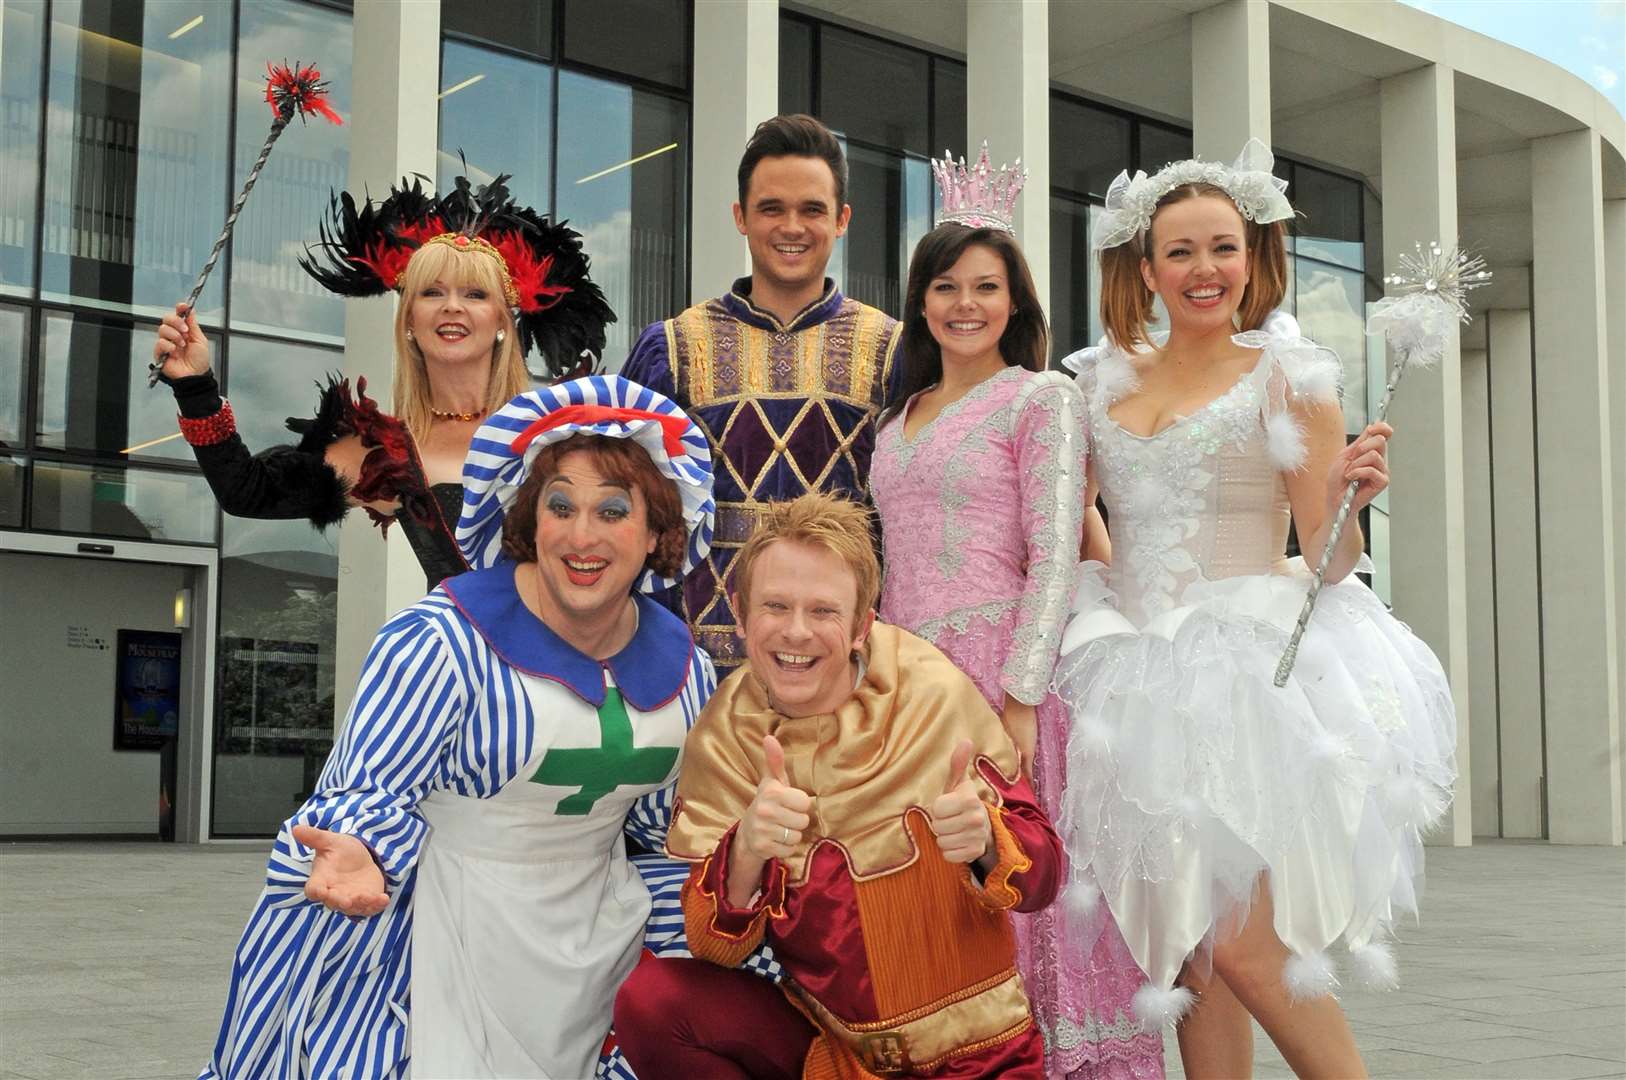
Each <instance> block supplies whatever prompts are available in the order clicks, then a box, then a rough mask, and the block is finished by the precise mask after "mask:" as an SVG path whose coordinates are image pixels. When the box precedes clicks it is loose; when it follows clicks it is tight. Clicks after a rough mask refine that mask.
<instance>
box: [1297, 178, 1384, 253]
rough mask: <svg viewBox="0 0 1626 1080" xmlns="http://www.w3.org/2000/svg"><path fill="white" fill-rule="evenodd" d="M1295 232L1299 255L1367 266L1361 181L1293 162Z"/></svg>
mask: <svg viewBox="0 0 1626 1080" xmlns="http://www.w3.org/2000/svg"><path fill="white" fill-rule="evenodd" d="M1290 192H1291V194H1292V196H1293V206H1294V208H1295V209H1296V210H1298V212H1299V214H1298V216H1297V217H1296V218H1294V225H1293V231H1294V233H1295V235H1296V236H1297V239H1298V245H1297V250H1298V253H1299V254H1300V255H1309V256H1311V257H1313V258H1317V259H1321V260H1324V261H1326V262H1332V263H1337V264H1338V265H1339V266H1347V267H1349V268H1350V269H1352V270H1360V269H1362V268H1363V267H1364V266H1365V265H1366V259H1365V240H1364V237H1363V236H1362V229H1361V201H1362V198H1361V195H1362V192H1361V184H1360V182H1359V181H1356V180H1351V179H1349V178H1348V177H1343V176H1338V175H1335V174H1333V173H1329V172H1323V171H1322V170H1320V169H1315V168H1311V167H1310V166H1308V165H1300V164H1298V163H1297V162H1295V163H1294V164H1293V186H1292V188H1291V189H1290Z"/></svg>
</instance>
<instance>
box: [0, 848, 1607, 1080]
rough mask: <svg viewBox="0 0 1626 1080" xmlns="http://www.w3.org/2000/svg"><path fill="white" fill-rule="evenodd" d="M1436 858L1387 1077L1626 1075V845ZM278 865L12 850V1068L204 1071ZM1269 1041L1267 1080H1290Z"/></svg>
mask: <svg viewBox="0 0 1626 1080" xmlns="http://www.w3.org/2000/svg"><path fill="white" fill-rule="evenodd" d="M1428 859H1429V889H1428V894H1427V896H1426V898H1425V901H1424V912H1423V925H1422V926H1421V927H1420V928H1413V929H1410V930H1408V931H1406V932H1405V935H1404V944H1403V946H1402V947H1401V949H1400V950H1399V954H1400V964H1401V972H1402V980H1403V982H1402V988H1401V989H1400V990H1398V991H1396V992H1393V993H1390V994H1386V995H1381V996H1380V995H1368V994H1357V993H1352V994H1349V995H1347V996H1346V997H1345V998H1344V1002H1345V1006H1346V1008H1347V1009H1348V1011H1349V1015H1350V1019H1351V1021H1352V1023H1353V1024H1354V1027H1355V1034H1356V1038H1357V1040H1358V1041H1359V1043H1360V1046H1361V1050H1362V1052H1363V1053H1364V1054H1365V1056H1366V1062H1367V1066H1368V1068H1369V1069H1370V1070H1371V1072H1372V1075H1373V1076H1377V1077H1418V1078H1424V1077H1427V1078H1433V1077H1458V1078H1464V1080H1478V1078H1486V1080H1489V1078H1493V1077H1518V1078H1532V1080H1535V1078H1552V1080H1578V1078H1581V1077H1603V1076H1610V1077H1626V850H1622V849H1620V848H1613V849H1611V848H1563V847H1548V846H1545V845H1536V844H1510V843H1509V844H1502V843H1496V844H1483V845H1481V846H1478V847H1474V848H1457V849H1452V848H1432V849H1430V851H1429V855H1428ZM263 864H264V858H263V854H262V851H261V849H259V848H258V847H257V846H256V847H250V848H235V849H226V850H220V849H215V848H195V847H191V848H189V847H165V846H159V845H145V844H87V845H69V844H10V845H0V1080H18V1078H22V1077H28V1078H33V1080H58V1078H68V1077H90V1078H96V1080H102V1078H109V1080H114V1078H117V1080H137V1078H145V1077H191V1076H194V1075H196V1071H197V1067H198V1066H199V1064H200V1063H201V1062H202V1061H203V1059H204V1056H205V1054H206V1053H207V1048H208V1046H209V1045H210V1043H211V1041H212V1040H213V1038H214V1033H215V1025H216V1024H217V1022H218V1020H219V1015H220V1009H221V1005H222V1002H223V1001H224V998H225V978H226V973H227V970H228V967H229V963H230V956H231V949H232V946H233V945H234V944H235V942H236V939H237V935H238V933H239V932H240V931H241V929H242V924H243V920H244V918H245V917H246V915H247V912H248V909H249V905H250V903H251V901H252V900H253V898H254V896H255V894H256V893H257V892H258V890H259V884H260V880H261V874H262V867H263ZM1256 1048H1257V1068H1256V1075H1258V1076H1260V1077H1273V1076H1288V1075H1291V1074H1290V1073H1289V1072H1288V1070H1287V1068H1286V1066H1285V1065H1284V1064H1283V1063H1282V1060H1281V1058H1280V1057H1279V1056H1278V1055H1277V1054H1276V1052H1275V1050H1274V1048H1273V1047H1272V1046H1271V1045H1270V1042H1269V1041H1268V1040H1267V1039H1264V1038H1263V1037H1259V1038H1258V1039H1257V1040H1256ZM1169 1068H1170V1074H1171V1075H1179V1055H1178V1054H1177V1053H1176V1052H1175V1051H1174V1049H1173V1044H1172V1040H1171V1043H1170V1054H1169ZM695 1080H703V1078H695Z"/></svg>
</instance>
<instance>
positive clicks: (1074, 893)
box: [1061, 881, 1101, 919]
mask: <svg viewBox="0 0 1626 1080" xmlns="http://www.w3.org/2000/svg"><path fill="white" fill-rule="evenodd" d="M1061 902H1062V904H1063V905H1064V906H1065V908H1066V911H1067V914H1069V915H1071V916H1073V917H1075V918H1084V919H1087V918H1089V917H1090V916H1091V915H1094V914H1095V909H1096V908H1098V907H1100V906H1101V890H1100V889H1099V888H1097V887H1096V884H1095V882H1093V881H1075V882H1072V883H1071V884H1070V885H1068V886H1067V888H1066V889H1065V890H1064V891H1063V892H1062V894H1061Z"/></svg>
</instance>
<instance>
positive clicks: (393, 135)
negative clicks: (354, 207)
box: [333, 0, 440, 724]
mask: <svg viewBox="0 0 1626 1080" xmlns="http://www.w3.org/2000/svg"><path fill="white" fill-rule="evenodd" d="M354 38H355V43H356V46H355V58H354V60H353V61H352V65H351V71H352V73H353V75H352V77H353V78H354V80H355V82H354V89H353V91H352V93H351V96H350V176H349V179H348V181H347V184H346V186H347V187H348V188H349V189H350V190H351V191H352V192H355V193H357V194H359V193H360V192H361V191H363V190H367V191H370V192H372V194H373V197H374V198H382V197H383V195H384V193H385V192H387V191H389V187H390V185H391V184H392V183H398V182H399V181H400V179H401V177H403V176H407V175H410V174H411V173H422V174H424V175H425V176H434V175H435V148H436V145H437V143H438V142H439V131H438V124H437V122H436V119H437V117H438V116H439V110H438V109H437V107H436V95H437V94H438V93H439V90H440V88H439V86H437V85H436V83H437V80H438V79H439V75H440V0H416V2H414V3H411V4H401V3H398V2H397V0H356V4H355V20H354ZM394 319H395V302H394V300H393V298H391V299H383V298H377V297H374V298H371V299H365V300H350V301H348V302H346V304H345V309H344V338H345V347H344V370H345V373H346V374H347V375H349V376H350V378H352V379H354V378H355V377H356V376H358V375H365V376H366V377H367V382H368V383H369V384H370V385H371V387H372V388H373V392H374V393H375V394H377V396H378V397H379V398H381V399H383V400H386V401H387V400H388V398H389V387H390V382H391V379H392V378H393V375H394V348H393V347H392V345H391V342H392V341H393V340H394V337H393V334H394V329H393V328H394ZM423 594H424V576H423V570H422V569H420V568H419V566H418V561H417V559H415V558H414V557H413V555H412V549H411V548H410V547H409V546H408V545H407V542H406V537H405V536H403V535H402V533H401V530H400V529H399V528H391V529H390V534H389V543H388V545H385V544H381V543H380V542H379V538H378V530H377V529H376V528H375V527H374V526H373V524H372V523H371V522H370V521H369V520H368V519H367V517H366V515H364V514H360V513H354V514H351V515H350V516H349V517H348V518H346V519H345V523H344V526H343V528H342V529H340V531H339V612H338V631H337V633H338V648H337V655H336V656H335V663H334V675H333V678H334V695H333V709H334V722H335V724H337V723H340V722H342V721H343V719H344V714H345V712H346V710H348V709H349V707H350V698H351V695H352V694H353V693H354V692H355V689H356V679H357V678H358V676H359V675H360V674H361V664H362V661H363V660H364V659H366V656H367V649H368V648H369V647H370V646H371V645H372V642H373V637H374V636H375V635H376V634H377V633H378V628H379V627H380V626H382V625H383V624H384V621H385V620H386V619H387V618H389V616H390V615H391V614H393V613H394V612H396V611H399V610H400V609H401V608H403V607H406V606H407V605H408V604H411V603H414V602H415V601H417V600H419V599H421V598H422V597H423Z"/></svg>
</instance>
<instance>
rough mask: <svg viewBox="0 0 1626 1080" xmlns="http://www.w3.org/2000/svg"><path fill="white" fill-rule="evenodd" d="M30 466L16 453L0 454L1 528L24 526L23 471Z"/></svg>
mask: <svg viewBox="0 0 1626 1080" xmlns="http://www.w3.org/2000/svg"><path fill="white" fill-rule="evenodd" d="M27 468H28V466H27V464H26V463H25V462H24V461H23V459H22V458H20V457H17V456H16V455H14V454H0V528H6V529H20V528H22V527H23V472H24V471H25V470H26V469H27Z"/></svg>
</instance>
